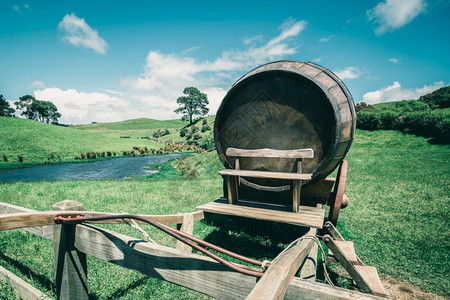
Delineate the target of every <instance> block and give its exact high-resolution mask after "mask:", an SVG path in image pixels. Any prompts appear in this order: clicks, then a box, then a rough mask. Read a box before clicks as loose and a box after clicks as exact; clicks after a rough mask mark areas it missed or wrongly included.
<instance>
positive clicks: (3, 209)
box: [0, 202, 54, 240]
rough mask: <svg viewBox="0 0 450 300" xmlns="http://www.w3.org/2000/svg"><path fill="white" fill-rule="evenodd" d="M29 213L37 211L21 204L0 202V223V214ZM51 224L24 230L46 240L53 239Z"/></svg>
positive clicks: (0, 220) (0, 219) (0, 218)
mask: <svg viewBox="0 0 450 300" xmlns="http://www.w3.org/2000/svg"><path fill="white" fill-rule="evenodd" d="M21 212H22V213H29V212H37V211H35V210H32V209H29V208H25V207H22V206H17V205H13V204H9V203H5V202H0V224H1V222H2V217H1V214H11V213H21ZM53 224H54V223H52V225H47V226H37V227H27V228H24V230H26V231H28V232H31V233H33V234H35V235H38V236H41V237H43V238H46V239H48V240H52V239H53Z"/></svg>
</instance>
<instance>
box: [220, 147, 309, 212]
mask: <svg viewBox="0 0 450 300" xmlns="http://www.w3.org/2000/svg"><path fill="white" fill-rule="evenodd" d="M226 155H227V156H228V157H235V164H234V165H235V168H234V169H226V170H223V171H220V172H219V174H220V175H222V176H223V177H224V180H225V183H226V188H227V193H228V202H229V204H234V203H236V202H237V201H238V199H239V193H238V190H239V184H240V177H250V178H266V179H283V180H291V181H292V210H293V211H294V212H299V207H300V191H301V186H302V181H303V180H311V178H312V174H305V173H302V159H304V158H313V157H314V151H313V150H312V149H311V148H306V149H294V150H275V149H268V148H264V149H238V148H228V149H227V151H226ZM242 157H252V158H266V159H271V158H277V159H279V158H284V159H296V161H297V163H296V169H297V173H293V172H271V171H259V170H241V168H240V165H241V164H240V159H241V158H242Z"/></svg>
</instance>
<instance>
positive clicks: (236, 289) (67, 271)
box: [0, 202, 380, 299]
mask: <svg viewBox="0 0 450 300" xmlns="http://www.w3.org/2000/svg"><path fill="white" fill-rule="evenodd" d="M17 212H34V211H33V210H30V209H27V208H23V207H19V206H15V205H11V204H7V203H2V202H0V214H8V213H17ZM4 216H5V215H3V216H2V215H0V223H1V218H2V217H4ZM181 219H183V218H181ZM70 226H71V227H70ZM188 227H190V226H188ZM24 230H27V231H29V232H31V233H33V234H36V235H38V236H41V237H44V238H47V239H53V240H54V241H55V261H56V263H55V265H56V270H57V272H56V274H57V278H56V282H57V291H58V298H60V299H82V298H86V297H87V290H88V286H87V283H86V282H87V280H86V278H85V276H86V273H85V272H83V270H86V266H85V258H83V256H84V257H85V256H86V255H91V256H94V257H96V258H99V259H102V260H104V261H107V262H110V263H113V264H115V265H119V266H122V267H124V268H127V269H131V270H134V271H137V272H140V273H142V274H145V275H147V276H150V277H155V278H159V279H162V280H165V281H168V282H171V283H175V284H178V285H181V286H184V287H187V288H189V289H192V290H195V291H198V292H200V293H203V294H206V295H209V296H212V297H215V298H219V299H243V298H245V297H246V296H247V295H249V293H250V292H251V291H252V289H253V288H254V286H255V284H256V282H257V280H256V278H255V277H252V276H249V275H244V274H240V273H237V272H235V271H232V270H230V269H228V268H227V267H225V266H223V265H221V264H219V263H217V262H216V261H214V260H212V259H211V258H209V257H205V256H201V255H197V254H195V253H190V252H187V251H182V250H179V249H174V248H170V247H166V246H161V245H157V244H153V243H148V242H145V241H142V240H140V239H136V238H134V237H130V236H126V235H123V234H120V233H117V232H113V231H109V230H106V229H102V228H99V227H96V226H92V225H51V226H42V227H28V228H24ZM63 244H64V246H63V247H62V246H61V245H63ZM68 256H70V259H64V258H67V257H68ZM67 264H72V266H68V265H67ZM71 268H75V269H74V270H75V271H76V272H73V271H71ZM80 271H81V272H80ZM74 287H76V288H75V290H74ZM71 289H72V290H71ZM284 299H380V298H378V297H376V296H372V295H369V294H363V293H360V292H357V291H350V290H346V289H342V288H333V287H331V286H329V285H326V284H321V283H318V282H308V281H305V280H301V279H299V278H294V280H293V281H292V282H291V284H290V285H289V287H288V289H287V292H286V295H285V298H284Z"/></svg>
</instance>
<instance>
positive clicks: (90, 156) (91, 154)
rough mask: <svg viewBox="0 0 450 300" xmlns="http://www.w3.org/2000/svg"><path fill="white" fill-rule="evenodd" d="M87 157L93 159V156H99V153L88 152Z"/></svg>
mask: <svg viewBox="0 0 450 300" xmlns="http://www.w3.org/2000/svg"><path fill="white" fill-rule="evenodd" d="M86 157H87V158H88V159H93V158H97V154H96V153H94V152H86Z"/></svg>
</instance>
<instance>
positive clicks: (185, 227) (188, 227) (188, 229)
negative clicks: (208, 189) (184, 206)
mask: <svg viewBox="0 0 450 300" xmlns="http://www.w3.org/2000/svg"><path fill="white" fill-rule="evenodd" d="M180 230H181V231H182V232H185V233H187V234H190V235H192V234H193V233H194V215H193V214H184V216H183V224H181V228H180ZM177 249H179V250H181V251H186V252H192V247H190V246H188V245H186V244H185V243H183V242H181V241H177Z"/></svg>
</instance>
